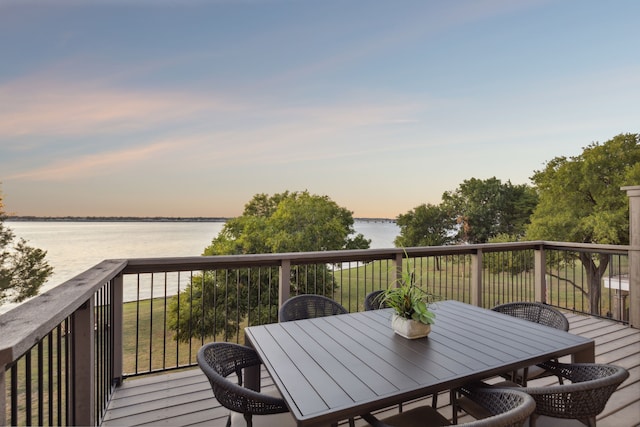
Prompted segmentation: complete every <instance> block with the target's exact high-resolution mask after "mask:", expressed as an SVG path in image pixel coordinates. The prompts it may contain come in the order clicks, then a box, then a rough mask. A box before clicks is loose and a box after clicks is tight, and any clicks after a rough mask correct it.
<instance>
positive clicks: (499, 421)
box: [460, 388, 536, 427]
mask: <svg viewBox="0 0 640 427" xmlns="http://www.w3.org/2000/svg"><path fill="white" fill-rule="evenodd" d="M466 395H467V397H468V398H469V399H471V400H472V401H474V402H475V403H477V404H478V405H480V406H482V408H484V409H485V410H486V411H487V412H488V413H490V414H491V416H489V417H487V418H483V419H480V420H476V421H471V422H468V423H464V424H460V425H463V426H467V427H489V426H491V427H512V426H513V427H516V426H518V427H519V426H522V425H523V424H524V423H525V421H526V420H527V418H529V416H530V415H531V414H532V413H533V411H534V410H535V409H536V403H535V401H534V399H533V398H532V397H531V396H529V395H528V394H527V393H524V392H522V391H520V390H517V389H507V388H504V389H500V388H493V389H492V388H476V389H472V390H469V391H467V393H466Z"/></svg>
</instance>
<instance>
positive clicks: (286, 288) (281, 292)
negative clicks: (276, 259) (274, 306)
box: [278, 259, 291, 307]
mask: <svg viewBox="0 0 640 427" xmlns="http://www.w3.org/2000/svg"><path fill="white" fill-rule="evenodd" d="M289 295H291V261H290V260H288V259H283V260H282V261H281V262H280V269H279V274H278V307H282V304H283V303H284V302H285V301H286V300H288V299H289Z"/></svg>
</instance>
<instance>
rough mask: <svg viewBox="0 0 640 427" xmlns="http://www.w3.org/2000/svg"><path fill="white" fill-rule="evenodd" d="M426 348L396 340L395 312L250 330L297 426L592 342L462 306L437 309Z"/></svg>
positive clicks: (589, 350)
mask: <svg viewBox="0 0 640 427" xmlns="http://www.w3.org/2000/svg"><path fill="white" fill-rule="evenodd" d="M435 313H436V324H435V325H433V327H432V331H431V333H430V334H429V336H428V337H426V338H421V339H417V340H407V339H405V338H402V337H400V336H398V335H396V334H395V333H393V331H392V330H391V327H390V318H391V315H392V312H391V310H388V309H387V310H374V311H368V312H360V313H352V314H344V315H337V316H329V317H322V318H316V319H305V320H299V321H295V322H285V323H278V324H269V325H261V326H252V327H249V328H246V329H245V338H246V339H247V343H248V344H250V345H252V346H253V347H254V348H255V349H256V351H257V352H258V354H259V355H260V358H261V359H262V360H263V362H264V365H265V367H266V369H267V371H268V372H269V374H270V375H271V377H272V378H273V381H274V383H275V385H276V386H277V387H278V389H279V390H280V392H281V393H282V395H283V398H284V399H285V401H286V402H287V405H288V406H289V408H290V410H291V412H292V414H293V416H294V417H295V418H296V420H297V421H298V425H299V426H313V425H321V424H327V423H333V422H337V421H339V420H343V419H346V418H350V417H355V416H358V415H360V414H362V413H366V412H370V411H374V410H376V409H380V408H384V407H387V406H390V405H392V404H395V403H400V402H403V401H407V400H411V399H414V398H418V397H422V396H426V395H429V394H432V393H436V392H439V391H442V390H448V389H451V388H453V387H457V386H460V385H462V384H464V383H467V382H468V381H472V380H480V379H483V378H487V377H489V376H492V375H495V374H498V373H500V372H506V371H509V370H513V369H517V368H519V367H524V366H529V365H531V364H535V363H537V362H541V361H544V360H547V359H549V358H553V357H560V356H564V355H569V354H572V355H574V360H575V361H582V362H589V361H593V360H594V341H593V340H591V339H589V338H585V337H581V336H577V335H574V334H570V333H567V332H564V331H560V330H556V329H552V328H548V327H545V326H542V325H538V324H535V323H532V322H528V321H525V320H521V319H516V318H513V317H510V316H506V315H503V314H500V313H496V312H493V311H491V310H486V309H482V308H478V307H475V306H472V305H468V304H464V303H460V302H457V301H444V302H440V303H438V304H437V306H436V309H435Z"/></svg>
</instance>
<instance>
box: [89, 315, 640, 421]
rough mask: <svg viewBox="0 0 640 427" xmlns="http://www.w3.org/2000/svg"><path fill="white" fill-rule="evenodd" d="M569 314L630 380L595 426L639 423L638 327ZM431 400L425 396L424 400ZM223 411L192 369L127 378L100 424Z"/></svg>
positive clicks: (208, 417) (206, 416) (601, 356)
mask: <svg viewBox="0 0 640 427" xmlns="http://www.w3.org/2000/svg"><path fill="white" fill-rule="evenodd" d="M567 318H568V319H569V323H570V325H571V328H570V332H572V333H575V334H578V335H581V336H584V337H588V338H593V339H595V342H596V349H595V351H596V362H598V363H613V364H616V365H620V366H623V367H624V368H626V369H627V370H629V374H630V376H629V378H628V379H627V380H626V381H625V382H624V383H622V384H621V386H620V387H619V388H618V390H616V392H615V393H614V395H613V396H612V397H611V399H610V400H609V402H608V404H607V406H606V408H605V410H604V411H603V412H602V413H601V414H600V415H599V416H598V417H597V422H598V426H600V427H626V426H639V425H640V330H638V329H633V328H629V327H627V326H624V325H621V324H619V323H616V322H612V321H609V320H606V319H597V318H593V317H589V316H583V315H578V314H574V313H567ZM561 360H562V359H561ZM564 361H566V359H565V360H564ZM538 381H540V385H547V384H549V382H550V381H551V382H552V381H553V379H552V378H546V379H543V380H538ZM261 384H262V387H263V388H266V389H268V388H272V387H274V385H273V382H272V380H271V378H270V377H269V375H268V374H267V373H266V371H264V370H263V372H262V380H261ZM531 385H536V384H535V383H532V384H531ZM430 402H431V401H430V399H429V400H428V402H427V404H430ZM419 404H424V401H416V402H409V403H406V404H405V408H410V407H411V406H415V405H419ZM438 409H439V411H440V412H441V413H442V414H443V415H444V416H446V417H447V418H449V419H451V407H450V406H449V394H448V393H441V394H440V395H439V397H438ZM395 411H397V409H395V408H393V409H389V410H387V411H382V412H381V413H380V416H381V417H384V416H385V415H386V414H387V412H388V413H395ZM227 414H228V411H227V409H225V408H224V407H222V406H221V405H220V404H219V403H218V402H217V401H216V400H215V398H214V397H213V393H212V391H211V387H210V385H209V382H208V380H207V379H206V377H205V376H204V374H202V372H201V371H200V370H199V369H197V368H195V369H188V370H184V371H178V372H171V373H167V374H163V375H155V376H146V377H140V378H131V379H127V380H125V381H124V383H123V384H122V385H121V386H120V387H119V388H118V390H117V391H116V393H115V396H114V397H113V399H112V401H111V402H110V404H109V408H108V410H107V413H106V416H105V419H104V421H103V423H102V426H104V427H110V426H122V425H127V426H136V425H137V426H144V425H154V426H204V425H206V426H212V427H224V426H225V425H226V421H227ZM468 420H470V418H469V417H468V416H467V417H462V418H460V419H459V422H465V421H468ZM345 423H346V421H345ZM363 424H364V423H363V422H362V421H361V420H358V421H357V422H356V425H357V426H362V425H363Z"/></svg>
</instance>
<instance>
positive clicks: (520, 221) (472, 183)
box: [442, 177, 538, 243]
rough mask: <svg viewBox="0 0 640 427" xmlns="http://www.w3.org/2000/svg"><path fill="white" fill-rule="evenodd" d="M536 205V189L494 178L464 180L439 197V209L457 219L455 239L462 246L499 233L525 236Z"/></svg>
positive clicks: (484, 240) (487, 239) (482, 240)
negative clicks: (461, 243) (440, 202)
mask: <svg viewBox="0 0 640 427" xmlns="http://www.w3.org/2000/svg"><path fill="white" fill-rule="evenodd" d="M537 203H538V198H537V194H536V192H535V189H533V188H531V187H530V186H528V185H526V184H523V185H513V184H511V182H510V181H507V182H506V183H505V184H503V183H502V181H500V180H499V179H497V178H495V177H493V178H489V179H486V180H480V179H477V178H471V179H468V180H465V181H463V183H462V184H460V186H459V187H458V188H457V189H456V190H455V191H447V192H445V193H444V194H443V195H442V206H443V208H444V209H445V210H446V211H448V212H451V213H452V214H453V216H454V218H455V219H456V222H457V223H458V234H457V240H458V241H459V242H463V243H486V242H488V241H489V239H490V238H492V237H494V236H497V235H499V234H509V235H514V236H522V235H524V233H525V230H526V225H527V224H528V222H529V217H530V215H531V213H532V212H533V210H534V208H535V206H536V205H537Z"/></svg>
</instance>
